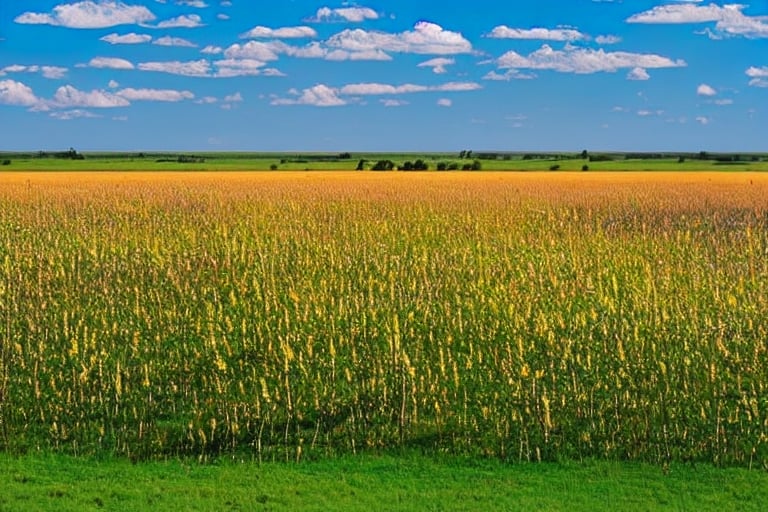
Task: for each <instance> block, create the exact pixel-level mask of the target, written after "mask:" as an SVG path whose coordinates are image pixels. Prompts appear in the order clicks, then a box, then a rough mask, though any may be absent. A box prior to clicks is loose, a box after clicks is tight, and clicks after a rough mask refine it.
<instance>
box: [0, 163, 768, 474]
mask: <svg viewBox="0 0 768 512" xmlns="http://www.w3.org/2000/svg"><path fill="white" fill-rule="evenodd" d="M3 180H4V181H3V183H2V188H0V190H1V192H0V265H1V267H0V275H1V276H2V277H1V278H0V319H1V320H2V330H1V331H0V341H2V363H0V364H1V365H2V366H0V448H2V449H5V450H9V451H28V450H36V449H44V450H48V449H54V450H58V451H63V452H71V453H89V454H90V453H100V452H109V453H116V454H119V455H125V456H130V457H138V458H151V457H164V456H171V455H198V456H202V457H207V456H211V455H214V456H215V455H222V454H231V453H247V454H251V455H252V456H253V457H256V458H259V459H288V460H301V459H302V458H304V457H315V456H326V455H335V454H340V453H354V452H358V451H361V450H386V449H390V448H396V447H401V446H405V447H419V448H421V449H423V450H425V451H428V452H429V451H445V452H452V453H466V454H477V455H489V456H498V457H502V458H505V459H510V460H526V461H528V460H554V459H559V458H579V457H598V458H609V459H638V460H646V461H654V462H665V461H671V460H697V461H711V462H714V463H718V464H738V465H765V464H768V389H766V387H767V386H768V353H766V352H767V351H768V348H767V345H766V340H768V294H766V293H765V291H766V290H768V210H766V207H767V206H768V177H765V176H763V175H747V174H738V175H722V174H697V175H685V176H684V177H679V176H675V175H654V176H652V177H651V176H644V175H624V174H622V175H610V174H606V175H590V176H585V175H583V174H579V175H576V174H574V175H563V176H552V175H497V174H484V175H479V176H475V175H450V176H444V175H408V176H404V175H402V174H394V175H385V176H382V175H374V176H371V175H363V176H361V175H358V174H355V175H352V174H323V175H296V174H293V175H282V174H271V175H258V174H256V175H248V174H233V175H208V174H198V175H191V176H185V175H162V176H153V175H140V174H131V175H98V174H96V175H94V174H86V175H79V174H70V175H61V174H59V175H55V176H49V175H13V176H11V177H6V178H3Z"/></svg>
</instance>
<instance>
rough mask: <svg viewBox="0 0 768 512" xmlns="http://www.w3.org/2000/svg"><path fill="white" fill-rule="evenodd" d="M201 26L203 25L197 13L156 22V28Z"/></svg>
mask: <svg viewBox="0 0 768 512" xmlns="http://www.w3.org/2000/svg"><path fill="white" fill-rule="evenodd" d="M202 26H204V25H203V23H202V19H201V18H200V16H198V15H197V14H185V15H182V16H177V17H176V18H171V19H170V20H166V21H161V22H160V23H158V24H157V28H197V27H202Z"/></svg>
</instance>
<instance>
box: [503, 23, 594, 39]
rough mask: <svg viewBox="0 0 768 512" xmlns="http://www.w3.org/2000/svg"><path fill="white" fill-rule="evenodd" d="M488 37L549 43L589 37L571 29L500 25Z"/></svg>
mask: <svg viewBox="0 0 768 512" xmlns="http://www.w3.org/2000/svg"><path fill="white" fill-rule="evenodd" d="M488 37H491V38H494V39H544V40H549V41H580V40H583V39H588V37H587V36H586V35H584V34H582V33H581V32H579V31H578V30H574V29H570V28H557V29H548V28H541V27H536V28H530V29H523V28H510V27H508V26H506V25H499V26H498V27H496V28H494V29H493V30H491V33H490V34H488Z"/></svg>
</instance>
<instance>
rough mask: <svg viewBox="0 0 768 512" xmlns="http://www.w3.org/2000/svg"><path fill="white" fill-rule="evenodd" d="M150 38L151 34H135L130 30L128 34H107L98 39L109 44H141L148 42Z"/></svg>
mask: <svg viewBox="0 0 768 512" xmlns="http://www.w3.org/2000/svg"><path fill="white" fill-rule="evenodd" d="M151 40H152V36H150V35H147V34H136V33H134V32H131V33H130V34H124V35H119V34H109V35H106V36H104V37H102V38H101V39H100V41H106V42H107V43H109V44H141V43H148V42H150V41H151Z"/></svg>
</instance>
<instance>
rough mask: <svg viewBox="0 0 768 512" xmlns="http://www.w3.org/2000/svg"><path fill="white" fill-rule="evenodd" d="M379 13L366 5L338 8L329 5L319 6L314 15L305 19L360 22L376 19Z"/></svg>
mask: <svg viewBox="0 0 768 512" xmlns="http://www.w3.org/2000/svg"><path fill="white" fill-rule="evenodd" d="M377 19H379V14H378V13H377V12H376V11H374V10H373V9H370V8H368V7H341V8H338V9H331V8H330V7H321V8H319V9H318V10H317V12H316V13H315V15H314V16H313V17H311V18H308V19H307V21H312V22H324V21H347V22H353V23H360V22H362V21H365V20H377Z"/></svg>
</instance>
